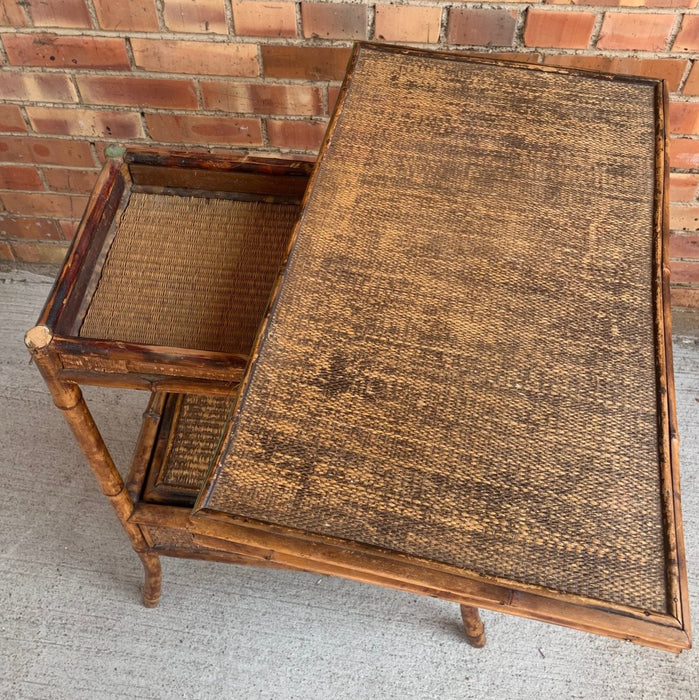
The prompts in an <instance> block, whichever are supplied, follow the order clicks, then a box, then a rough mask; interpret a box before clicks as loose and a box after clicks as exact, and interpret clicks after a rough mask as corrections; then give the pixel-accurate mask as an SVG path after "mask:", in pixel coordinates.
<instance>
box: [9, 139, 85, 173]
mask: <svg viewBox="0 0 699 700" xmlns="http://www.w3.org/2000/svg"><path fill="white" fill-rule="evenodd" d="M0 162H5V163H39V164H42V165H67V166H73V167H88V168H94V167H95V159H94V158H93V156H92V150H91V149H90V144H88V143H86V142H85V141H75V140H73V139H54V138H37V137H24V136H0Z"/></svg>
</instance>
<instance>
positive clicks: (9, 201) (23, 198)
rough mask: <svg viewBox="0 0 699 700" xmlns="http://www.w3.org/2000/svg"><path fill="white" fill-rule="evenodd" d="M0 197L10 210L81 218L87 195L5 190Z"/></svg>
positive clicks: (21, 212) (38, 214)
mask: <svg viewBox="0 0 699 700" xmlns="http://www.w3.org/2000/svg"><path fill="white" fill-rule="evenodd" d="M0 199H2V203H3V204H4V205H5V209H7V211H8V212H12V213H17V214H24V213H32V214H34V215H35V216H56V217H63V218H66V219H71V218H72V219H75V218H80V217H81V216H82V214H83V212H84V211H85V205H86V204H87V197H84V196H82V195H72V194H70V195H69V194H56V193H54V192H47V193H44V192H37V193H24V192H3V193H2V194H0Z"/></svg>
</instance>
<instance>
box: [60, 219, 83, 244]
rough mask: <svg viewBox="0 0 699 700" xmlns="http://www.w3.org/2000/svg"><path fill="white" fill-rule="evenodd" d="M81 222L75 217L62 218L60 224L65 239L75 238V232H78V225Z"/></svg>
mask: <svg viewBox="0 0 699 700" xmlns="http://www.w3.org/2000/svg"><path fill="white" fill-rule="evenodd" d="M79 224H80V222H79V221H78V220H75V219H60V221H59V222H58V226H59V227H60V229H61V233H62V234H63V239H64V240H66V241H72V240H73V238H75V234H76V233H77V232H78V225H79Z"/></svg>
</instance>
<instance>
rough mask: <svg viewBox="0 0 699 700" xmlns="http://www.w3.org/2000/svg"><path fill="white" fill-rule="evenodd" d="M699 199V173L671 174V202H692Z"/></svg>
mask: <svg viewBox="0 0 699 700" xmlns="http://www.w3.org/2000/svg"><path fill="white" fill-rule="evenodd" d="M697 197H699V173H670V201H671V202H691V201H693V200H695V199H697Z"/></svg>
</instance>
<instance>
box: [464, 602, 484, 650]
mask: <svg viewBox="0 0 699 700" xmlns="http://www.w3.org/2000/svg"><path fill="white" fill-rule="evenodd" d="M461 619H462V620H463V621H464V630H466V638H467V639H468V643H469V644H470V645H471V646H472V647H476V648H477V649H480V648H481V647H484V646H485V628H484V627H483V621H482V620H481V616H480V614H479V613H478V608H473V607H471V606H470V605H462V606H461Z"/></svg>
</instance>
